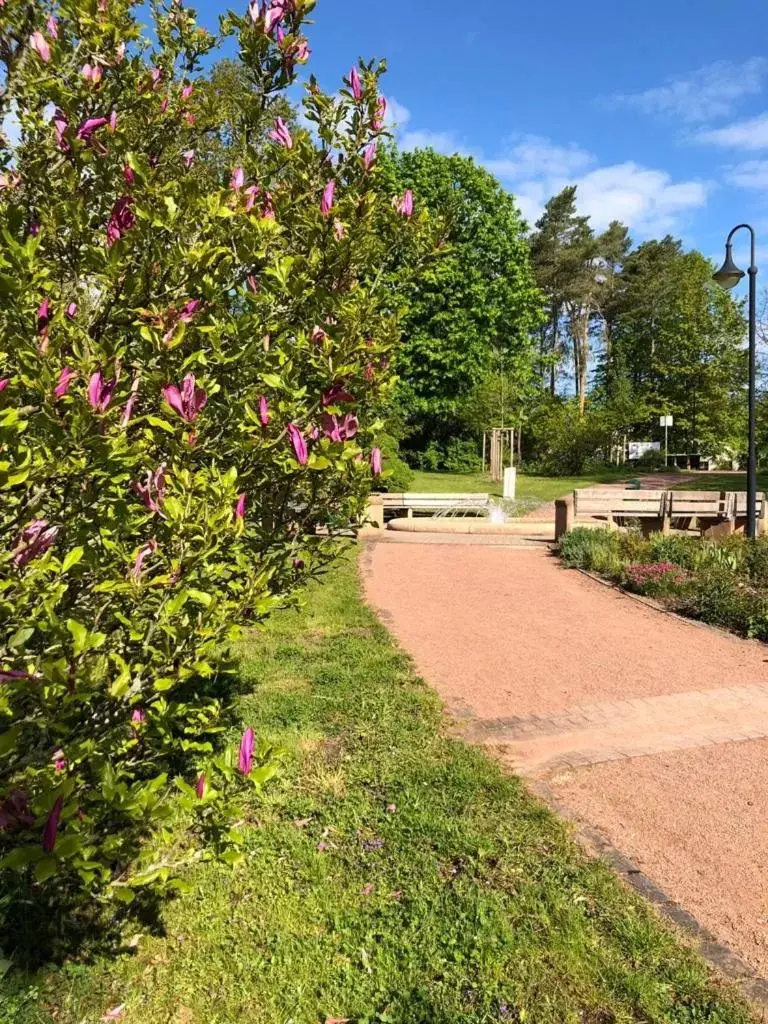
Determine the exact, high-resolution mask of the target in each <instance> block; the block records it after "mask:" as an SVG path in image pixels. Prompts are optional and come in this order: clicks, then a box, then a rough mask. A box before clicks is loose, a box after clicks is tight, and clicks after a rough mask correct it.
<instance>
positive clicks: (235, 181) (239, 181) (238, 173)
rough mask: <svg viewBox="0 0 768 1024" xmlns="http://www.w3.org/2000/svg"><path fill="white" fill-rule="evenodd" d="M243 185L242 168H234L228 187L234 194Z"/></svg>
mask: <svg viewBox="0 0 768 1024" xmlns="http://www.w3.org/2000/svg"><path fill="white" fill-rule="evenodd" d="M244 183H245V171H244V170H243V168H242V167H236V168H235V169H234V171H233V172H232V180H231V182H230V185H231V186H232V188H233V189H234V191H235V192H239V191H240V189H241V188H242V187H243V184H244Z"/></svg>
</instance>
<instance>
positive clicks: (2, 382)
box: [0, 377, 11, 392]
mask: <svg viewBox="0 0 768 1024" xmlns="http://www.w3.org/2000/svg"><path fill="white" fill-rule="evenodd" d="M10 383H11V378H10V377H2V378H0V392H3V391H5V389H6V388H7V387H8V385H9V384H10Z"/></svg>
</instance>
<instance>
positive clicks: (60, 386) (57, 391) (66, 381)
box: [53, 366, 77, 398]
mask: <svg viewBox="0 0 768 1024" xmlns="http://www.w3.org/2000/svg"><path fill="white" fill-rule="evenodd" d="M76 376H77V371H76V370H70V369H68V368H67V367H66V366H65V367H64V369H63V370H62V371H61V373H60V374H59V380H58V383H57V385H56V387H55V388H54V390H53V393H54V395H55V396H56V397H57V398H63V397H64V395H66V393H67V392H68V391H69V386H70V384H71V383H72V381H73V380H74V379H75V377H76Z"/></svg>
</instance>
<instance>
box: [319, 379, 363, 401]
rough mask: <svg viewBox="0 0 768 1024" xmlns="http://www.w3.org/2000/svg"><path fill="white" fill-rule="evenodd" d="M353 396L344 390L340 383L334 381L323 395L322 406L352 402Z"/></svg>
mask: <svg viewBox="0 0 768 1024" xmlns="http://www.w3.org/2000/svg"><path fill="white" fill-rule="evenodd" d="M354 400H355V399H354V396H353V395H350V393H349V392H348V391H347V390H346V389H345V387H344V385H343V384H342V383H341V381H336V382H335V383H334V384H332V385H331V387H330V388H329V389H328V390H327V391H326V392H325V394H324V395H323V405H324V406H328V405H338V404H339V402H354Z"/></svg>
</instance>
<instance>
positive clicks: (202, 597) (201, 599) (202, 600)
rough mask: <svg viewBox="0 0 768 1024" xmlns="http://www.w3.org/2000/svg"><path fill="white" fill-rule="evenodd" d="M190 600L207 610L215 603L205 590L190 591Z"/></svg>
mask: <svg viewBox="0 0 768 1024" xmlns="http://www.w3.org/2000/svg"><path fill="white" fill-rule="evenodd" d="M187 593H188V594H189V596H190V598H191V599H192V600H193V601H196V602H197V603H198V604H201V605H203V607H205V608H210V606H211V603H212V602H213V597H212V596H211V595H210V594H206V593H205V591H204V590H192V589H190V590H188V591H187Z"/></svg>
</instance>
